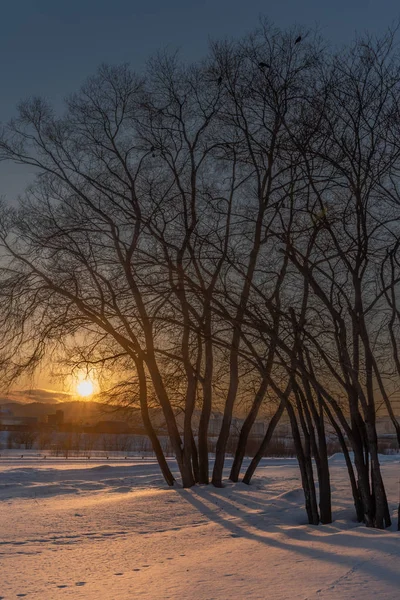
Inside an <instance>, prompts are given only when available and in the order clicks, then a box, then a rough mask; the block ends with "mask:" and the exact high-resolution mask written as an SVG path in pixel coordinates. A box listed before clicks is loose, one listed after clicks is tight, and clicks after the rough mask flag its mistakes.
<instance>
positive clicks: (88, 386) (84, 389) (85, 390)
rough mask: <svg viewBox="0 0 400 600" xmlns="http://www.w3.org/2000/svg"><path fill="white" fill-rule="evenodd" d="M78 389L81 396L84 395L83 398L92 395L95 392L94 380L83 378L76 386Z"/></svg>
mask: <svg viewBox="0 0 400 600" xmlns="http://www.w3.org/2000/svg"><path fill="white" fill-rule="evenodd" d="M76 391H77V392H78V394H79V396H82V398H86V397H87V396H91V395H92V394H93V392H94V385H93V382H92V381H90V379H83V380H82V381H80V382H79V383H78V385H77V386H76Z"/></svg>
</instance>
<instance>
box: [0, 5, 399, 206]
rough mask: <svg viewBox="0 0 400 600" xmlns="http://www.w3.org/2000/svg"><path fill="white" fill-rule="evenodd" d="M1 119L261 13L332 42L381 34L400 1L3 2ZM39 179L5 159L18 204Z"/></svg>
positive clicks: (189, 52)
mask: <svg viewBox="0 0 400 600" xmlns="http://www.w3.org/2000/svg"><path fill="white" fill-rule="evenodd" d="M1 8H2V18H1V21H0V73H1V85H0V89H1V93H0V122H3V123H4V122H6V121H7V120H8V119H9V118H11V117H12V116H13V115H14V114H15V107H16V105H17V103H18V102H19V101H20V100H21V99H23V98H26V97H29V96H33V95H41V96H44V97H46V98H47V99H48V100H50V101H51V102H52V103H54V105H56V106H57V107H61V106H62V101H63V98H64V97H65V96H66V95H68V94H69V93H71V92H73V91H75V90H76V89H77V88H79V86H80V85H81V84H82V83H83V81H84V80H85V78H86V77H87V76H89V75H90V74H92V73H93V72H94V71H95V70H96V68H97V66H98V65H99V64H101V63H103V62H106V63H109V64H118V63H125V62H128V63H130V64H131V65H132V66H133V67H134V68H135V69H139V70H140V69H142V68H143V66H144V65H145V63H146V60H147V59H148V57H149V56H151V55H152V54H154V53H155V52H156V51H157V50H158V49H160V48H166V47H167V48H171V49H176V48H179V49H180V50H181V52H182V54H183V55H184V56H185V58H186V59H188V60H196V59H197V58H200V57H201V56H202V55H204V54H205V53H206V51H207V46H208V43H209V40H210V38H211V39H217V38H225V37H238V36H241V35H243V34H246V33H247V32H248V31H251V30H252V29H253V28H254V27H255V26H256V25H257V22H258V18H259V16H260V15H263V16H266V17H268V18H269V19H270V20H271V21H272V22H273V23H275V24H276V25H277V26H279V27H283V28H284V27H291V26H292V25H295V24H298V25H305V26H310V27H313V26H318V28H319V29H320V32H321V34H322V35H324V36H325V37H326V38H327V39H329V40H330V41H331V42H332V43H333V44H342V43H346V42H348V41H350V40H351V38H352V37H353V36H354V33H355V32H356V31H357V32H358V33H363V32H364V31H366V30H369V31H371V32H373V33H377V34H379V33H381V32H383V31H384V30H385V29H386V28H387V27H388V26H389V25H390V24H392V23H393V22H394V21H396V20H397V19H398V18H399V16H400V5H399V3H398V0H336V2H335V1H329V2H327V1H326V0H279V1H278V2H277V1H276V0H245V1H243V0H202V1H198V2H193V1H190V0H168V1H165V0H147V1H144V0H68V1H66V0H58V1H54V0H13V2H10V1H9V2H2V7H1ZM30 178H32V173H30V172H29V171H26V170H25V171H24V172H22V171H21V168H20V167H13V166H9V165H8V166H7V167H6V168H5V166H4V165H0V196H3V197H4V196H5V197H6V198H7V199H8V200H11V201H12V200H13V199H14V198H15V196H16V195H17V194H18V193H20V192H22V191H23V189H24V187H25V185H26V183H27V181H29V179H30Z"/></svg>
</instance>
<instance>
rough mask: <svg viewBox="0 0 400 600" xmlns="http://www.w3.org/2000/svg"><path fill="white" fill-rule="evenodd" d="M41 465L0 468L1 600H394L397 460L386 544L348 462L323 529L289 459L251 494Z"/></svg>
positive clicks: (84, 465)
mask: <svg viewBox="0 0 400 600" xmlns="http://www.w3.org/2000/svg"><path fill="white" fill-rule="evenodd" d="M44 462H45V461H43V460H35V459H34V458H31V459H29V460H23V461H22V462H21V459H17V458H15V459H11V458H10V459H7V460H0V500H1V506H0V515H1V516H0V523H1V529H0V530H1V536H0V598H2V599H4V600H9V599H11V598H18V597H20V598H21V597H26V598H28V599H29V600H53V599H54V600H58V599H60V600H61V599H62V598H76V599H80V598H82V599H83V598H84V599H88V600H95V599H96V600H114V599H115V600H117V599H118V600H128V599H129V600H131V599H136V598H147V599H152V600H153V599H154V600H155V599H157V600H158V599H160V600H162V599H178V598H179V599H180V600H182V599H194V600H212V599H213V600H226V599H228V598H229V599H235V600H240V599H244V598H250V599H267V600H333V598H335V600H338V599H339V600H350V599H356V600H370V599H372V598H374V600H397V598H399V597H400V567H399V564H400V534H399V533H398V532H397V531H396V525H397V515H396V509H397V503H398V479H399V474H400V459H399V457H398V456H397V457H396V456H394V457H385V459H383V460H382V465H383V466H382V470H383V475H384V478H385V483H386V485H387V491H388V495H389V500H390V502H391V508H392V513H393V517H395V518H396V522H395V523H394V524H393V526H392V528H391V530H390V531H376V530H371V529H367V528H365V527H364V526H362V525H361V526H360V525H359V524H358V523H356V522H355V521H354V509H353V506H352V501H351V493H350V489H349V485H348V482H347V474H346V470H345V465H344V461H343V458H342V457H341V456H340V455H339V456H338V455H336V456H335V457H332V460H331V466H332V488H333V508H334V518H335V521H334V523H333V524H332V525H328V526H327V525H323V526H322V525H320V526H310V525H308V524H306V516H305V511H304V508H303V493H302V491H301V489H300V478H299V472H298V468H297V463H296V461H295V460H291V459H266V460H264V461H263V463H262V467H261V468H260V469H259V470H258V471H257V473H256V477H255V479H254V483H253V485H252V486H250V487H248V486H245V485H244V484H236V485H233V484H228V485H227V486H226V487H225V488H224V489H222V490H217V489H215V488H213V487H211V486H208V487H205V486H197V487H195V488H193V489H190V490H184V489H179V488H176V489H168V488H167V487H166V486H165V485H164V484H163V482H162V479H161V477H160V474H159V470H158V466H157V465H156V463H155V462H154V461H141V460H137V461H133V462H130V463H129V464H126V461H124V462H123V463H122V461H119V462H111V463H109V464H100V463H99V464H93V463H92V462H91V461H87V462H84V461H72V460H71V459H69V460H68V461H57V463H55V462H54V463H51V464H50V462H47V463H46V464H45V465H44V464H43V463H44ZM171 465H172V467H173V468H175V470H176V467H175V466H174V463H171ZM227 467H228V468H229V464H227Z"/></svg>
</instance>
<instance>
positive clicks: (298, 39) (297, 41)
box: [294, 35, 301, 45]
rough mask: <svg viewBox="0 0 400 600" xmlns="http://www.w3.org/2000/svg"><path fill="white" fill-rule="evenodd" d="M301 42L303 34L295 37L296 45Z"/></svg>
mask: <svg viewBox="0 0 400 600" xmlns="http://www.w3.org/2000/svg"><path fill="white" fill-rule="evenodd" d="M300 42H301V35H299V37H298V38H296V39H295V42H294V43H295V45H296V44H298V43H300Z"/></svg>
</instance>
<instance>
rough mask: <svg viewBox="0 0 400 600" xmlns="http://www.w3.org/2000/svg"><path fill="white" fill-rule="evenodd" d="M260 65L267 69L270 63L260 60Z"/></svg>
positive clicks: (261, 67)
mask: <svg viewBox="0 0 400 600" xmlns="http://www.w3.org/2000/svg"><path fill="white" fill-rule="evenodd" d="M258 66H259V67H260V69H267V68H269V65H268V64H267V63H265V62H259V63H258Z"/></svg>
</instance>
